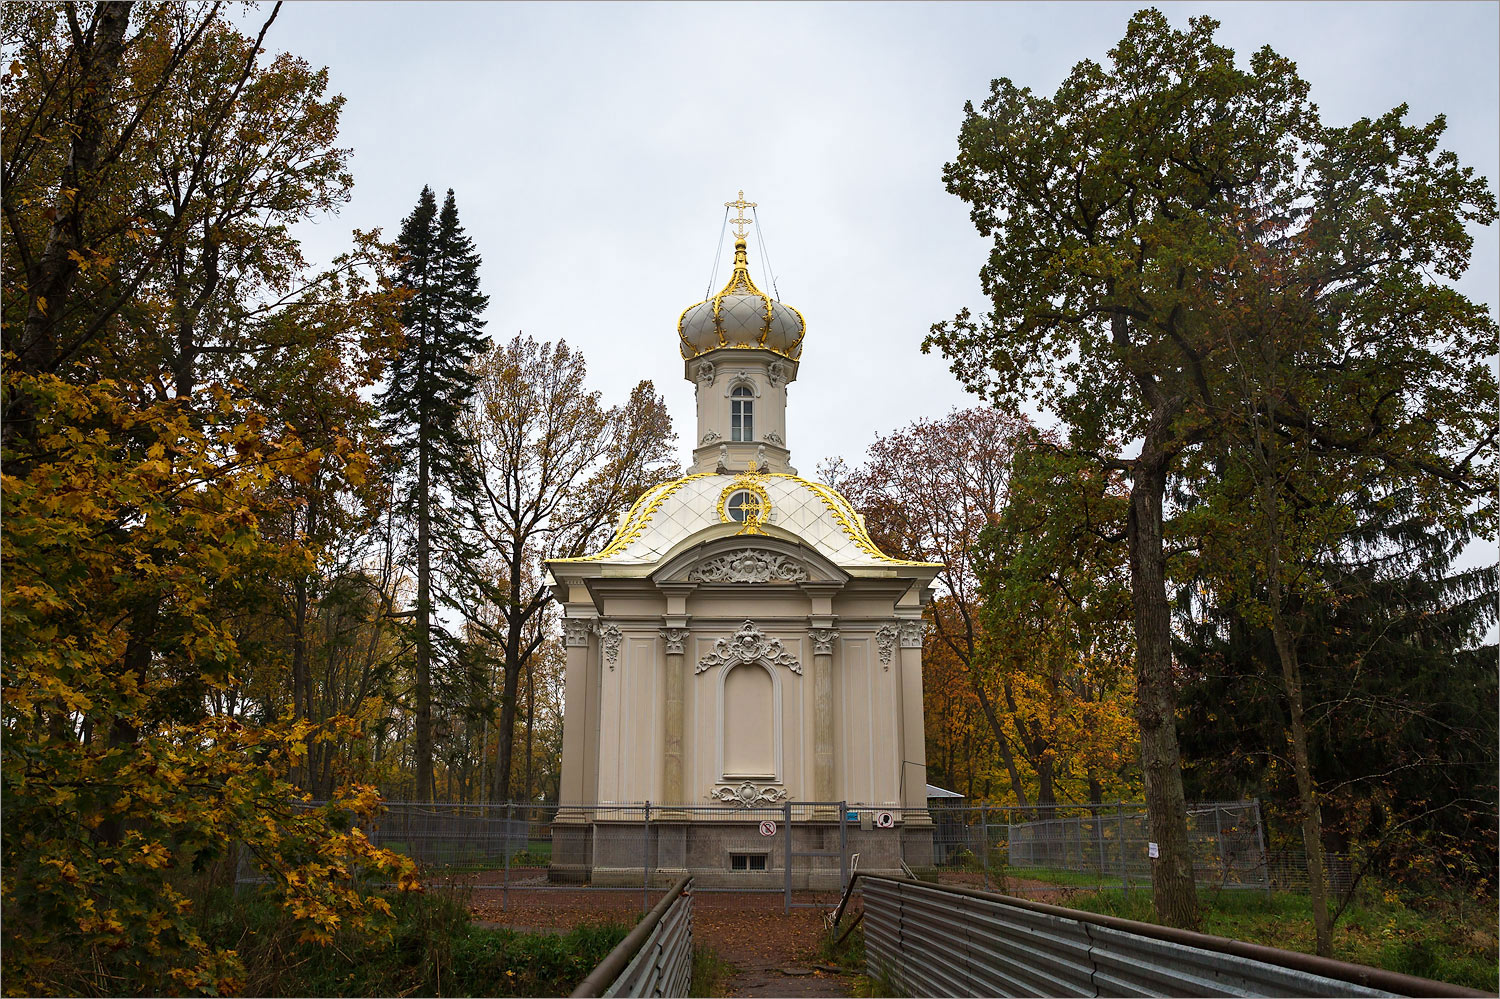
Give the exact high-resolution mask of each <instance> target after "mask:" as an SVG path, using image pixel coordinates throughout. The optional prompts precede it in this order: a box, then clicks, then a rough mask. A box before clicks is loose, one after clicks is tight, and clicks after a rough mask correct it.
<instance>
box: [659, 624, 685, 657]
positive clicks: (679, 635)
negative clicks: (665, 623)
mask: <svg viewBox="0 0 1500 999" xmlns="http://www.w3.org/2000/svg"><path fill="white" fill-rule="evenodd" d="M658 634H660V635H661V640H662V641H663V642H665V643H666V647H667V655H669V656H680V655H682V643H683V642H685V641H686V640H687V637H688V630H687V629H686V628H663V629H662V630H661V631H660V632H658Z"/></svg>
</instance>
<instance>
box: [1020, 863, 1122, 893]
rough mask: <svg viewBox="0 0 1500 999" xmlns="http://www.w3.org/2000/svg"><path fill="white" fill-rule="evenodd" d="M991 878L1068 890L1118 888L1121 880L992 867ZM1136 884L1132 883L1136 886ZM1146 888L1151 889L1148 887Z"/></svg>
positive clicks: (1071, 872)
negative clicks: (1032, 882)
mask: <svg viewBox="0 0 1500 999" xmlns="http://www.w3.org/2000/svg"><path fill="white" fill-rule="evenodd" d="M990 877H991V878H993V879H994V881H995V883H996V884H1005V882H1006V879H1007V878H1015V879H1017V880H1020V881H1045V882H1047V883H1048V884H1053V885H1061V886H1063V887H1068V888H1101V887H1102V888H1118V887H1120V880H1119V878H1114V877H1104V878H1101V877H1099V876H1098V875H1097V874H1085V873H1084V872H1082V871H1060V870H1054V869H1053V868H1050V867H992V868H990ZM1134 883H1135V882H1132V884H1134ZM1145 887H1148V888H1149V887H1150V886H1149V885H1146V886H1145Z"/></svg>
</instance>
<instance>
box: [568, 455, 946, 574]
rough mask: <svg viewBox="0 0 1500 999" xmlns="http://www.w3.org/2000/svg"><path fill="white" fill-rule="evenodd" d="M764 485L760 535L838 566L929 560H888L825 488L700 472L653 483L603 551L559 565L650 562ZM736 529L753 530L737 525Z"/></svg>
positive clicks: (721, 519) (769, 477)
mask: <svg viewBox="0 0 1500 999" xmlns="http://www.w3.org/2000/svg"><path fill="white" fill-rule="evenodd" d="M746 488H748V489H751V490H752V491H758V490H761V489H763V490H764V494H765V497H766V499H768V500H769V502H770V514H769V517H768V518H766V519H764V520H763V521H762V524H763V525H764V526H765V527H767V528H769V529H768V530H765V531H764V533H766V534H780V533H782V532H785V533H787V534H791V535H793V536H795V537H796V538H797V539H798V540H799V541H801V542H802V543H803V544H805V545H808V546H809V547H811V548H813V549H815V550H816V551H818V552H819V553H821V554H822V555H824V556H825V557H827V558H828V559H829V560H830V561H831V562H833V563H834V564H835V565H838V566H841V567H844V568H893V567H896V566H919V567H929V566H933V565H934V563H931V562H909V561H906V560H904V559H898V558H892V557H891V556H889V555H886V554H885V553H884V552H882V551H880V549H878V548H876V547H875V543H874V542H873V541H871V540H870V536H869V534H868V533H866V531H865V526H864V522H863V519H862V518H861V517H860V515H859V514H858V513H857V512H856V511H855V509H854V507H852V506H850V505H849V501H848V500H846V499H844V497H842V496H840V495H839V494H838V493H837V492H835V491H834V490H833V489H832V488H831V487H829V486H826V485H823V484H822V483H820V482H811V481H809V480H807V479H804V478H801V477H800V476H796V475H790V474H787V473H785V472H747V473H743V474H725V475H720V474H716V473H713V472H702V473H698V474H695V475H685V476H683V477H682V478H680V479H674V480H672V481H670V482H663V483H661V484H660V485H657V486H654V487H653V488H651V489H650V490H648V491H647V492H646V493H644V494H643V495H642V496H641V498H640V499H638V500H636V502H635V505H634V506H633V507H631V508H630V512H629V513H627V514H626V515H625V518H624V520H622V521H621V522H620V526H619V527H618V528H617V529H616V531H615V536H614V537H613V538H612V539H611V540H610V542H609V544H607V545H605V546H604V549H603V550H602V551H600V552H598V553H596V554H593V555H586V556H584V557H583V558H576V559H555V560H553V561H554V564H557V563H602V564H606V565H634V566H642V565H654V564H656V563H658V562H660V561H662V560H663V559H664V558H666V556H667V555H668V554H669V553H670V552H671V551H672V550H673V549H674V548H676V547H678V546H679V545H680V544H681V543H682V542H683V541H685V540H687V539H688V538H690V537H692V536H693V535H695V534H697V533H699V532H700V531H703V530H706V529H708V528H711V527H714V526H716V525H719V524H726V523H729V524H732V523H735V522H733V521H730V520H729V519H728V517H727V515H726V514H725V512H724V509H723V506H724V501H725V500H726V499H727V498H728V496H729V495H730V494H731V493H733V492H734V491H736V490H738V489H746ZM740 533H742V534H751V533H754V532H753V530H742V531H741V532H740Z"/></svg>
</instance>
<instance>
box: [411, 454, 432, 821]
mask: <svg viewBox="0 0 1500 999" xmlns="http://www.w3.org/2000/svg"><path fill="white" fill-rule="evenodd" d="M418 432H419V433H420V434H421V435H422V440H421V441H420V443H419V444H418V446H417V650H416V651H417V662H416V666H417V676H416V681H417V682H416V698H415V699H416V716H417V717H416V728H417V745H416V755H417V759H416V765H417V767H416V769H417V794H416V797H417V798H418V800H420V799H422V798H426V799H427V800H428V801H431V800H432V799H433V796H434V795H435V794H436V793H437V789H436V788H435V787H433V783H432V565H431V538H430V531H431V527H432V524H431V519H432V508H431V505H430V502H429V500H428V495H427V491H428V489H429V487H430V485H431V482H430V477H429V474H428V469H427V439H426V427H425V426H424V427H423V428H422V429H421V430H419V431H418Z"/></svg>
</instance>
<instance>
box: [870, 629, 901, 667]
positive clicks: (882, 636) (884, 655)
mask: <svg viewBox="0 0 1500 999" xmlns="http://www.w3.org/2000/svg"><path fill="white" fill-rule="evenodd" d="M875 645H876V647H877V648H879V649H880V665H882V666H884V667H885V668H886V669H890V668H891V657H892V656H894V655H895V654H896V626H895V625H892V624H883V625H881V626H880V630H879V631H877V632H875Z"/></svg>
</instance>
